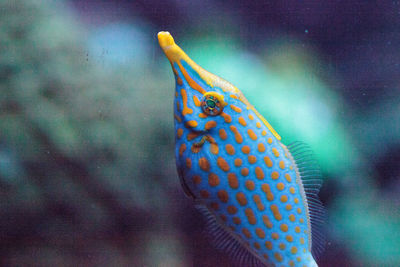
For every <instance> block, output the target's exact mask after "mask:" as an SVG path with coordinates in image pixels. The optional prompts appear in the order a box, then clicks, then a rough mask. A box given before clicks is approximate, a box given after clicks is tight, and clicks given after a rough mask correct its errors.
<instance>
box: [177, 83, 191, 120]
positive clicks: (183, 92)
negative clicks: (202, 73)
mask: <svg viewBox="0 0 400 267" xmlns="http://www.w3.org/2000/svg"><path fill="white" fill-rule="evenodd" d="M181 95H182V102H183V109H182V115H183V116H185V115H187V114H192V113H193V109H191V108H189V107H188V105H187V101H188V98H187V94H186V90H185V89H181ZM177 103H178V102H177Z"/></svg>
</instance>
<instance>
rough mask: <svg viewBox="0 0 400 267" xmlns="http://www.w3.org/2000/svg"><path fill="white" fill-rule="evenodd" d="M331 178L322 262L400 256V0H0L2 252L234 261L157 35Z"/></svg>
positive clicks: (59, 262) (61, 258)
mask: <svg viewBox="0 0 400 267" xmlns="http://www.w3.org/2000/svg"><path fill="white" fill-rule="evenodd" d="M161 30H168V31H170V32H171V33H172V34H173V35H174V37H175V40H176V42H177V43H178V45H180V46H181V47H182V48H183V49H184V50H185V51H186V52H187V53H188V55H189V56H190V57H191V58H192V59H193V60H194V61H196V62H197V63H199V64H200V65H201V66H202V67H204V68H205V69H207V70H209V71H210V72H212V73H216V74H218V75H220V76H221V77H223V78H225V79H227V80H228V81H230V82H232V83H233V84H234V85H236V86H237V87H238V88H239V89H240V90H241V91H242V92H243V93H244V94H245V96H246V97H247V98H248V99H249V101H250V102H251V103H252V104H254V106H255V107H256V109H258V110H259V111H260V112H261V113H262V115H263V116H264V117H265V118H266V119H267V120H268V121H269V122H270V123H271V125H272V126H273V127H274V128H275V129H276V130H277V132H278V133H279V134H280V135H281V136H282V141H283V143H284V144H289V143H291V142H293V141H297V140H301V141H304V142H306V143H308V144H309V145H310V146H311V147H312V148H313V150H314V152H315V155H316V157H317V159H318V162H319V164H320V166H321V170H322V173H323V177H324V184H323V187H322V189H321V192H320V198H321V200H322V202H323V203H324V206H325V207H326V211H327V220H326V221H327V222H326V237H327V240H328V243H327V246H326V251H325V253H324V254H323V256H322V257H321V259H320V261H319V265H320V266H400V179H399V178H400V49H399V48H400V1H381V2H379V4H378V3H375V1H339V0H334V1H329V2H327V1H324V2H321V3H320V2H317V1H311V0H306V1H294V0H289V1H280V2H276V1H267V2H265V1H248V2H246V3H244V2H242V1H238V0H235V1H229V3H227V2H224V1H218V0H205V1H204V0H203V1H199V0H192V1H170V0H165V1H153V0H147V1H122V0H119V1H106V0H104V1H100V0H97V1H84V0H74V1H50V0H42V1H32V0H15V1H8V0H5V1H0V218H1V219H0V265H1V266H166V267H167V266H177V267H181V266H182V267H186V266H199V267H203V266H210V267H211V266H231V265H232V263H231V262H230V260H229V257H228V256H227V255H226V254H225V253H223V252H221V251H218V250H216V249H215V248H214V247H213V246H212V244H210V243H209V240H208V239H207V238H206V236H205V235H204V232H203V231H204V223H203V221H202V217H201V215H200V214H199V213H198V212H197V211H196V210H195V209H194V207H193V205H192V202H191V200H189V199H188V198H186V197H185V196H184V193H183V190H182V189H181V187H180V184H179V179H178V176H177V173H176V169H175V159H174V156H173V155H174V130H173V114H172V113H173V109H172V103H173V95H174V88H175V84H174V78H173V74H172V72H171V71H170V66H169V63H168V61H167V60H166V59H165V57H164V55H163V54H162V51H161V49H160V48H159V46H158V42H157V39H156V34H157V32H158V31H161Z"/></svg>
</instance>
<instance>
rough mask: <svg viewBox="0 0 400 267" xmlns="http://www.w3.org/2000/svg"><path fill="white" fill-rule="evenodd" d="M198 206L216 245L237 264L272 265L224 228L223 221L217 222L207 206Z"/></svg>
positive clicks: (257, 266) (265, 266)
mask: <svg viewBox="0 0 400 267" xmlns="http://www.w3.org/2000/svg"><path fill="white" fill-rule="evenodd" d="M196 208H197V209H198V210H199V211H200V212H201V213H202V214H203V215H204V218H205V223H206V231H207V233H209V234H210V237H211V238H212V240H213V244H214V246H215V247H216V248H217V249H220V250H222V251H224V252H226V253H228V254H229V256H230V257H231V259H232V263H234V264H235V266H238V267H239V266H240V267H242V266H246V267H247V266H248V267H268V266H270V265H266V264H264V263H263V262H261V261H260V260H259V259H258V258H257V257H255V256H254V255H253V254H252V253H251V252H250V251H249V250H248V249H247V248H246V245H245V244H244V243H243V242H241V241H239V238H235V237H233V234H232V233H230V232H229V230H227V229H224V227H223V226H221V223H219V222H217V219H216V218H215V215H214V214H212V213H211V212H210V211H209V209H208V208H207V207H205V206H204V205H202V204H197V205H196Z"/></svg>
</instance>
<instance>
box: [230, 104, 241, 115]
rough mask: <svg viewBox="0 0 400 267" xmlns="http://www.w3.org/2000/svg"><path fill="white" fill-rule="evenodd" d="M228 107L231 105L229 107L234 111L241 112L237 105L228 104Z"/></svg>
mask: <svg viewBox="0 0 400 267" xmlns="http://www.w3.org/2000/svg"><path fill="white" fill-rule="evenodd" d="M230 107H231V109H232V110H233V111H235V112H237V113H241V112H242V109H241V108H239V107H237V106H235V105H230Z"/></svg>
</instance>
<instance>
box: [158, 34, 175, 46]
mask: <svg viewBox="0 0 400 267" xmlns="http://www.w3.org/2000/svg"><path fill="white" fill-rule="evenodd" d="M157 37H158V43H159V44H160V46H161V48H164V47H168V46H171V45H174V44H175V41H174V38H173V37H172V35H171V34H170V33H169V32H167V31H161V32H159V33H158V34H157Z"/></svg>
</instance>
